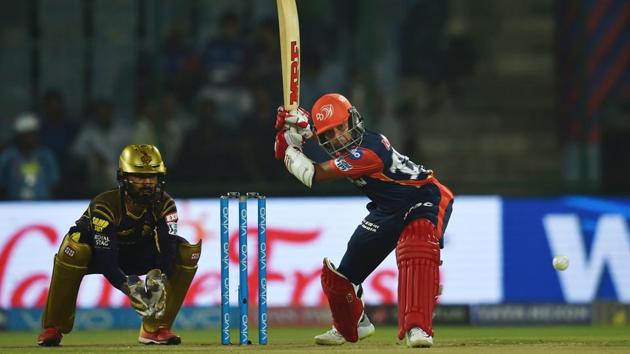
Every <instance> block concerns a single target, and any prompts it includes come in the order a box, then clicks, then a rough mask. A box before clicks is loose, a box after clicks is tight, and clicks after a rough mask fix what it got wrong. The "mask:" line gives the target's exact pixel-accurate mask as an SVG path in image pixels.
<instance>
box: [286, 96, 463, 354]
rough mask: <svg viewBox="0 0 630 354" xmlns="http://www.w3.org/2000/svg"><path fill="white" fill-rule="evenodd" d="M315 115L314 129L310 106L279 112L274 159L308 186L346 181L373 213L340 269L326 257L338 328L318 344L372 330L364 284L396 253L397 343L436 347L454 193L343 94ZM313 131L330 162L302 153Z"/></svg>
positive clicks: (327, 287) (319, 105)
mask: <svg viewBox="0 0 630 354" xmlns="http://www.w3.org/2000/svg"><path fill="white" fill-rule="evenodd" d="M312 114H313V119H312V121H313V123H314V125H315V129H314V132H313V131H312V130H311V128H310V124H309V119H310V117H309V113H308V111H306V110H305V109H303V108H299V109H298V110H296V111H295V112H291V113H289V112H286V111H285V110H284V109H280V110H279V112H278V115H277V118H276V129H278V133H277V135H276V141H275V146H274V149H275V157H276V159H278V160H284V163H285V166H286V168H287V170H288V171H289V172H290V173H291V174H292V175H294V176H295V177H296V178H297V179H298V180H300V181H301V182H302V183H304V184H305V185H306V186H307V187H311V186H312V185H313V184H314V183H322V182H328V181H334V180H339V179H347V180H349V181H350V182H351V183H353V184H354V185H355V186H356V187H357V188H358V189H359V190H360V191H361V192H362V193H364V194H365V195H366V196H367V197H368V198H369V199H370V202H369V203H368V205H367V210H368V211H369V214H368V215H367V216H366V217H365V219H363V220H362V221H361V223H360V224H359V226H357V228H356V230H355V232H354V234H353V235H352V236H351V238H350V241H349V242H348V247H347V249H346V252H345V254H344V255H343V258H342V259H341V262H340V263H339V267H338V268H335V266H334V265H333V264H332V262H330V260H329V259H328V258H324V266H323V269H322V277H321V283H322V289H323V291H324V293H325V294H326V297H327V298H328V303H329V304H330V309H331V312H332V317H333V327H332V329H331V330H329V331H327V332H325V333H323V334H321V335H318V336H316V337H315V342H316V343H317V344H321V345H341V344H344V343H345V342H346V341H349V342H356V341H358V340H360V339H363V338H366V337H368V336H370V335H372V333H374V325H372V323H371V322H370V320H369V319H368V317H367V315H365V313H364V304H363V300H362V295H363V288H362V286H361V284H362V283H363V281H364V280H365V279H366V278H367V277H368V276H369V275H370V274H371V273H372V272H373V271H374V270H375V269H376V268H377V267H378V265H379V264H381V262H382V261H383V260H384V259H385V258H386V257H387V256H388V255H389V254H390V253H391V252H392V251H394V250H396V263H397V266H398V273H399V275H398V338H399V339H403V338H404V339H405V342H406V344H407V346H408V347H430V346H432V345H433V323H432V322H433V307H434V305H435V303H436V302H437V297H438V295H439V292H440V290H439V289H440V279H439V268H438V267H439V265H440V249H441V247H442V245H443V243H442V236H443V234H444V230H445V229H446V226H447V224H448V221H449V218H450V215H451V211H452V203H453V194H452V192H451V191H450V190H449V189H448V188H446V187H445V186H443V185H442V184H441V183H440V182H439V181H438V180H437V179H436V178H435V176H434V174H433V171H432V170H429V169H426V168H425V167H424V166H422V165H418V164H416V163H414V162H412V161H411V160H410V159H409V158H408V157H407V156H405V155H402V154H401V153H399V152H398V151H396V150H395V149H394V148H393V147H392V146H391V144H390V143H389V141H388V140H387V138H386V137H385V136H384V135H382V134H379V133H376V132H373V131H370V130H367V129H365V127H364V126H363V117H362V116H361V115H360V114H359V112H358V111H357V110H356V108H355V107H353V106H352V105H351V104H350V102H349V101H348V100H347V99H346V98H345V97H344V96H342V95H340V94H334V93H329V94H325V95H323V96H321V97H320V98H319V99H317V101H315V103H314V105H313V108H312ZM313 133H315V135H316V137H317V140H318V142H319V144H320V145H321V147H322V148H323V149H324V150H326V152H327V153H328V154H329V156H330V159H329V160H328V161H325V162H322V163H314V162H313V161H312V160H311V159H309V158H308V157H307V156H306V155H304V153H303V152H302V144H303V143H304V141H305V140H307V139H310V138H311V137H312V136H313V135H314V134H313Z"/></svg>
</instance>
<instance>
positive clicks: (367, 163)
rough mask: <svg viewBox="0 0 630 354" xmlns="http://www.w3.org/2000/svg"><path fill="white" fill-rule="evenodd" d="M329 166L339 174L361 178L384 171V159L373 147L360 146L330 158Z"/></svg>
mask: <svg viewBox="0 0 630 354" xmlns="http://www.w3.org/2000/svg"><path fill="white" fill-rule="evenodd" d="M328 167H329V168H330V170H332V171H333V172H334V173H335V174H337V175H338V176H343V177H349V178H359V177H362V176H367V175H370V174H372V173H376V172H380V171H382V170H383V160H381V158H380V157H379V155H378V154H377V153H375V152H374V151H372V150H371V149H368V148H364V147H359V148H356V149H352V150H351V151H350V152H349V153H348V154H346V155H343V156H340V157H337V158H335V159H332V160H329V161H328Z"/></svg>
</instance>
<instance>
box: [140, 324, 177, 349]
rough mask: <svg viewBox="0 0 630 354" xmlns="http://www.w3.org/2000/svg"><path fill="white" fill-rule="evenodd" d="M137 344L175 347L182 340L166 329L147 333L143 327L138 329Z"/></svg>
mask: <svg viewBox="0 0 630 354" xmlns="http://www.w3.org/2000/svg"><path fill="white" fill-rule="evenodd" d="M138 342H140V343H142V344H164V345H177V344H179V343H181V342H182V339H181V338H180V337H179V336H178V335H177V334H175V333H173V332H171V330H170V329H168V328H160V329H158V330H157V331H156V332H147V331H145V330H144V327H143V328H141V329H140V336H139V337H138Z"/></svg>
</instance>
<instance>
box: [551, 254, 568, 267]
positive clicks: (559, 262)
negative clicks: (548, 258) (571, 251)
mask: <svg viewBox="0 0 630 354" xmlns="http://www.w3.org/2000/svg"><path fill="white" fill-rule="evenodd" d="M553 267H554V268H556V269H557V270H565V269H567V268H569V257H567V256H555V257H553Z"/></svg>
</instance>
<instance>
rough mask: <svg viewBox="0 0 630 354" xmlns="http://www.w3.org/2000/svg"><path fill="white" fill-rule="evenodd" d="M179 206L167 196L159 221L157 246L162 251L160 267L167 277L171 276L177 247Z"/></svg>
mask: <svg viewBox="0 0 630 354" xmlns="http://www.w3.org/2000/svg"><path fill="white" fill-rule="evenodd" d="M177 221H178V217H177V207H176V206H175V201H174V200H173V199H172V198H171V197H166V202H165V203H164V206H163V208H162V212H161V217H160V219H159V220H158V223H157V237H158V240H157V242H158V243H157V246H158V250H159V252H160V259H159V260H158V268H159V269H160V270H161V271H162V273H163V274H165V275H166V276H167V277H170V276H171V273H172V271H173V263H174V262H175V252H176V249H177V237H176V236H177Z"/></svg>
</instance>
